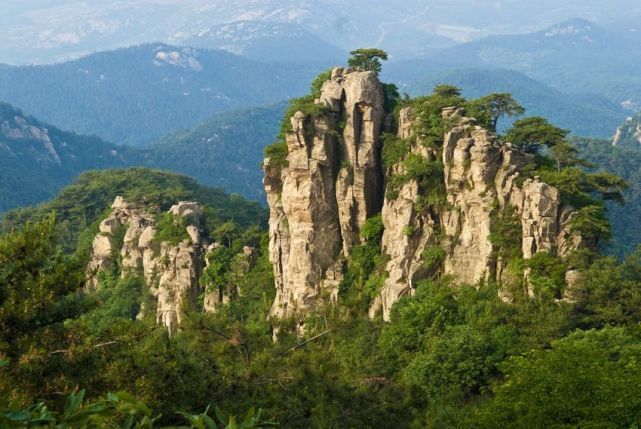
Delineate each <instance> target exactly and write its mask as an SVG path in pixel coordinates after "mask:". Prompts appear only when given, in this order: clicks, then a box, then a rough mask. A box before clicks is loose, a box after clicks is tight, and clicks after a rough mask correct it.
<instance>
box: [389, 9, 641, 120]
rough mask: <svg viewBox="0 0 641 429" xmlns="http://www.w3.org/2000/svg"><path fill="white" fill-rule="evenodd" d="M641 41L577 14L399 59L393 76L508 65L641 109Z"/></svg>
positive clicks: (410, 78)
mask: <svg viewBox="0 0 641 429" xmlns="http://www.w3.org/2000/svg"><path fill="white" fill-rule="evenodd" d="M640 42H641V35H640V34H639V33H637V32H614V31H609V30H606V29H604V28H602V27H600V26H598V25H596V24H595V23H593V22H589V21H585V20H581V19H572V20H569V21H565V22H561V23H559V24H556V25H553V26H551V27H548V28H546V29H544V30H542V31H537V32H534V33H529V34H523V35H506V36H491V37H486V38H482V39H479V40H476V41H473V42H469V43H464V44H460V45H457V46H454V47H450V48H447V49H442V50H438V51H434V52H432V53H430V54H429V55H428V56H427V57H426V58H423V59H420V60H413V61H406V62H398V63H396V64H393V65H391V67H390V68H388V74H387V76H388V79H391V80H395V81H399V82H403V83H406V84H411V83H412V82H416V81H417V80H420V79H422V78H423V76H424V75H425V73H426V72H428V73H429V72H434V71H437V70H438V71H443V70H452V69H461V68H502V69H509V70H513V71H518V72H520V73H523V74H525V75H527V76H528V77H530V78H532V79H535V80H538V81H540V82H542V83H544V84H546V85H548V86H550V87H552V88H554V89H556V90H558V91H560V92H562V93H564V94H581V95H583V96H585V95H593V96H599V97H605V98H608V99H609V100H611V101H612V102H614V103H617V104H620V105H621V107H624V108H626V109H628V110H629V111H632V110H637V109H639V110H641V79H639V77H638V70H640V69H641V43H640ZM595 98H598V97H595Z"/></svg>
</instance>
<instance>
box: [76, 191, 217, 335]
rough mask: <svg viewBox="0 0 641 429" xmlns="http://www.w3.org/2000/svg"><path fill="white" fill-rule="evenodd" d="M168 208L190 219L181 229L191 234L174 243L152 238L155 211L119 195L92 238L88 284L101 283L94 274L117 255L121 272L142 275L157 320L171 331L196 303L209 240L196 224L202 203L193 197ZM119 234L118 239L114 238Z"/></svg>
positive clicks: (111, 261)
mask: <svg viewBox="0 0 641 429" xmlns="http://www.w3.org/2000/svg"><path fill="white" fill-rule="evenodd" d="M169 212H170V213H172V214H173V215H174V216H176V217H181V218H186V219H188V223H189V224H188V226H187V227H186V231H185V232H186V234H187V235H188V236H189V239H186V240H184V241H183V242H181V243H178V244H175V245H173V244H170V243H167V242H158V241H157V240H155V235H156V225H155V224H156V214H157V211H155V210H149V208H146V207H141V206H136V205H133V204H130V203H128V202H126V201H125V200H124V199H123V198H122V197H117V198H116V200H115V201H114V203H113V205H112V212H111V214H110V215H109V216H108V217H107V218H106V219H105V220H103V221H102V222H101V224H100V233H99V234H98V235H97V236H96V238H95V239H94V243H93V251H92V257H91V259H90V261H89V264H88V267H87V274H88V278H89V280H88V282H87V287H89V288H96V287H99V276H98V274H99V273H100V272H106V271H109V270H111V269H112V268H113V267H114V258H115V257H117V256H118V255H120V258H121V268H122V269H121V272H120V275H121V276H122V277H123V278H124V277H127V276H141V277H143V278H144V279H145V283H146V285H147V287H148V289H149V293H150V294H151V296H153V297H154V298H155V300H156V315H155V317H156V320H157V322H158V323H159V324H163V325H164V326H166V327H167V328H168V329H169V331H170V332H175V331H176V329H178V326H179V325H180V323H181V321H182V319H183V317H184V314H185V312H186V311H189V310H191V309H194V308H195V307H196V301H197V298H198V296H199V294H200V293H201V287H200V284H199V279H200V275H201V273H202V270H203V267H204V253H205V249H206V248H207V246H206V243H205V242H204V241H203V240H202V238H201V234H200V230H199V227H200V225H201V222H202V209H201V207H200V206H199V205H198V204H197V203H193V202H180V203H178V204H176V205H174V206H173V207H172V208H171V209H170V210H169ZM119 234H120V235H122V237H121V238H119V237H118V235H119ZM123 234H124V235H123ZM119 240H122V243H121V244H119V243H117V241H119ZM147 311H149V309H147V308H143V309H141V312H143V313H144V312H147Z"/></svg>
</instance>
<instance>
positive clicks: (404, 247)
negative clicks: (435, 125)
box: [373, 109, 584, 320]
mask: <svg viewBox="0 0 641 429" xmlns="http://www.w3.org/2000/svg"><path fill="white" fill-rule="evenodd" d="M443 114H444V117H445V119H446V120H448V121H449V122H451V123H453V124H455V126H454V127H453V128H452V129H451V130H450V131H449V132H448V133H447V134H446V136H445V139H444V145H443V154H442V157H443V167H444V171H443V173H444V185H445V197H446V201H447V203H446V204H445V205H444V206H443V207H441V208H439V207H432V210H429V209H427V210H426V209H425V208H423V211H422V212H414V211H413V210H414V209H413V207H416V204H417V203H418V202H419V196H420V191H419V190H418V188H417V184H416V182H415V181H410V182H408V183H406V184H405V185H404V186H403V188H401V192H400V193H399V195H398V197H396V198H395V199H394V200H392V201H387V199H386V201H385V205H384V209H383V213H382V215H383V223H384V225H385V228H386V230H385V235H384V239H383V242H384V249H383V250H384V252H386V253H387V254H388V255H389V257H390V258H389V262H388V264H387V271H388V272H389V277H388V279H387V280H386V282H385V285H384V287H383V290H382V292H381V300H380V301H379V303H377V304H380V305H382V309H383V317H384V318H385V319H386V320H387V319H388V318H389V312H390V309H391V306H392V304H394V303H395V302H396V301H397V300H398V298H399V297H400V296H402V295H404V294H410V293H412V286H413V283H414V282H415V280H416V279H417V278H421V277H422V276H423V275H425V274H429V268H430V267H426V266H424V264H423V262H425V261H424V258H421V255H422V254H423V252H425V251H426V250H428V249H429V248H430V246H439V247H441V248H442V249H443V250H444V254H443V260H442V264H443V267H442V269H443V273H444V274H447V275H451V276H453V277H454V278H455V279H456V281H457V282H459V283H468V284H475V283H477V282H478V281H480V280H492V279H499V280H501V279H503V280H504V279H505V278H503V274H504V273H503V269H504V268H505V267H504V266H503V261H501V260H500V259H498V260H497V258H496V250H497V249H495V247H494V245H493V243H492V240H491V239H490V234H491V233H492V229H493V226H494V225H493V222H497V221H498V220H497V219H496V218H495V216H494V214H495V213H497V212H500V211H502V210H504V209H506V208H511V209H512V210H514V211H515V213H516V216H518V218H519V220H520V224H521V228H520V231H521V234H520V236H515V237H514V240H515V241H517V242H520V243H521V248H522V256H523V258H524V259H529V258H531V257H532V256H534V254H536V253H537V252H542V251H545V252H550V253H552V254H555V255H559V256H565V255H567V254H569V252H570V251H572V250H575V249H577V248H579V247H581V246H582V245H583V244H584V243H583V242H582V240H581V238H580V237H577V236H575V235H573V234H572V233H571V232H570V229H569V225H568V222H569V220H570V218H571V216H572V213H573V210H572V209H571V208H570V207H567V206H564V205H563V204H562V202H561V198H560V194H559V192H558V190H557V189H555V188H554V187H552V186H549V185H547V184H545V183H542V182H541V181H540V180H539V179H538V178H534V179H527V180H524V181H523V183H522V184H519V180H518V178H519V176H520V170H521V169H522V168H523V167H524V166H525V165H526V164H527V163H528V162H532V160H531V159H530V155H528V154H525V153H522V152H520V151H518V150H515V149H513V148H512V147H511V146H510V145H509V144H505V143H503V142H500V141H499V140H498V138H497V137H496V135H495V134H493V133H490V132H488V131H487V130H485V129H483V128H481V127H479V126H477V125H476V124H475V121H474V120H473V119H471V118H466V117H465V116H464V112H463V111H462V110H460V109H458V110H457V109H446V110H445V111H444V113H443ZM402 123H403V119H402V118H401V124H402ZM402 129H403V127H401V130H402ZM401 132H402V131H401ZM412 153H417V150H416V149H415V147H414V146H412ZM423 156H426V157H432V156H433V153H429V152H428V153H426V154H423ZM392 174H395V173H394V172H392ZM402 225H409V227H410V231H411V235H410V236H409V237H402V236H401V235H400V234H399V232H400V228H401V226H402ZM406 232H407V231H406ZM388 235H390V237H389V238H386V237H387V236H388ZM389 242H391V243H394V244H395V245H394V246H390V245H385V243H389ZM422 259H423V260H422ZM426 270H427V271H426ZM401 273H403V274H401ZM375 309H376V308H373V310H375Z"/></svg>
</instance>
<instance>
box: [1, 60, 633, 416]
mask: <svg viewBox="0 0 641 429" xmlns="http://www.w3.org/2000/svg"><path fill="white" fill-rule="evenodd" d="M357 66H358V65H357ZM323 77H325V78H326V77H327V75H321V79H320V80H317V81H315V83H314V85H313V87H312V92H313V94H312V95H314V92H317V91H318V90H319V82H321V83H322V79H323ZM386 94H387V96H388V99H387V101H389V103H390V108H391V109H393V108H394V104H397V103H398V105H399V106H401V105H403V104H409V105H412V106H414V107H415V108H416V109H419V111H420V114H421V118H422V119H423V120H424V122H423V124H424V128H423V129H422V132H424V134H425V137H426V139H427V140H426V141H427V142H428V144H429V145H431V146H432V147H434V148H436V150H438V149H439V147H440V146H441V145H442V144H443V142H442V135H443V134H442V132H443V130H444V129H445V126H446V124H445V123H444V122H443V119H442V116H441V109H442V107H446V106H450V105H452V102H455V103H456V104H462V105H465V107H467V109H468V110H470V111H472V112H474V113H475V115H476V116H477V117H478V118H479V121H481V123H483V124H484V125H485V126H487V127H488V128H490V129H493V128H496V125H497V121H498V120H499V118H500V117H501V116H502V115H504V114H509V115H517V114H520V113H522V110H523V109H522V108H521V106H519V105H518V103H516V101H515V100H513V99H512V98H511V97H510V96H509V95H506V94H494V95H490V96H487V97H484V98H480V99H476V100H470V101H467V100H465V99H463V98H462V96H461V93H460V91H459V90H458V89H457V88H455V87H452V86H440V87H437V88H436V90H435V91H434V93H433V94H431V95H429V96H426V97H421V98H418V99H413V100H403V99H402V98H401V97H400V96H399V95H398V92H397V91H395V90H394V88H393V87H392V86H387V87H386ZM310 100H311V101H313V97H311V98H310V97H309V96H308V97H306V98H303V99H298V100H294V101H293V102H292V105H291V108H290V112H291V111H292V110H303V111H304V112H305V113H306V114H309V115H314V114H316V113H317V112H318V111H319V110H320V107H318V106H317V105H314V104H313V103H312V102H310ZM497 101H500V103H499V104H500V106H501V107H500V108H498V110H497V109H496V108H495V107H496V106H497ZM287 126H288V125H287V122H284V125H283V128H284V131H285V132H287ZM567 134H568V133H567V131H566V130H563V129H561V128H558V127H555V126H554V125H552V124H550V123H549V122H548V121H547V120H545V119H543V118H537V117H535V118H526V119H521V120H519V121H517V122H515V124H514V125H513V126H512V127H511V128H510V129H509V130H507V131H506V133H505V135H506V139H507V138H509V139H510V141H511V142H512V143H513V144H514V145H516V146H518V147H519V148H520V149H521V150H523V151H526V152H529V153H531V154H532V156H533V157H534V159H535V162H534V163H533V164H532V165H531V166H530V169H529V170H528V171H526V172H525V175H526V177H527V176H534V175H541V176H542V177H544V178H545V179H546V180H547V181H548V182H550V183H552V184H553V185H555V186H557V187H558V188H559V189H560V192H561V193H562V195H563V198H564V199H565V200H566V201H571V202H572V203H573V206H574V207H575V208H576V209H577V210H578V211H579V216H578V217H577V218H576V220H575V224H574V227H575V228H576V230H577V231H578V232H580V233H581V234H583V235H584V236H586V237H589V238H593V239H595V240H596V241H604V242H605V241H607V238H608V236H609V233H610V227H609V224H608V222H607V220H606V219H605V217H604V216H605V209H606V203H605V200H619V199H620V197H621V194H620V192H621V191H622V190H623V188H624V187H625V183H624V182H623V181H622V180H621V179H619V178H618V177H616V176H614V175H612V174H609V173H604V172H603V171H591V170H590V168H592V167H590V166H589V165H588V164H587V163H585V162H584V161H583V160H582V159H581V158H580V156H579V155H580V154H581V153H582V154H585V153H589V154H591V156H592V158H590V159H591V160H592V161H593V162H595V163H596V162H597V161H598V160H599V156H602V157H603V158H607V160H610V159H612V158H611V157H610V155H607V154H603V153H604V152H605V147H604V146H600V149H599V151H597V150H596V149H594V150H593V147H592V146H590V145H596V144H597V143H594V142H578V144H577V146H576V147H578V148H579V149H581V152H580V153H579V152H577V149H576V147H575V146H574V145H573V142H572V141H571V140H569V139H568V138H567ZM281 137H282V135H281ZM198 138H200V137H198ZM282 144H283V142H282V141H278V142H276V144H275V145H273V146H271V147H270V148H268V149H267V153H268V154H269V155H271V156H278V155H279V154H280V155H282V153H283V147H282ZM594 148H596V146H594ZM608 149H609V148H608ZM408 150H409V146H408V145H406V142H403V141H399V140H397V139H394V138H388V139H386V140H385V143H384V147H383V156H384V158H385V159H386V160H387V162H390V163H394V162H399V161H402V162H404V163H405V166H406V167H407V168H408V173H407V175H405V176H407V177H405V176H403V177H400V178H399V179H398V180H409V179H416V178H418V179H420V180H422V181H423V182H421V183H423V184H427V185H429V183H430V182H429V179H430V177H429V175H430V172H432V173H433V172H434V168H436V167H435V166H436V164H434V163H433V164H430V165H427V166H426V165H425V163H421V162H418V161H417V160H416V159H415V157H414V158H413V157H411V156H407V155H408V154H407V152H408ZM599 154H602V155H599ZM619 156H621V157H625V156H626V154H625V153H623V152H621V153H620V155H619ZM281 161H282V162H283V164H285V163H286V162H287V161H286V160H285V159H282V160H281ZM613 162H614V163H616V161H613ZM604 164H607V163H606V162H605V161H604V163H603V164H602V163H600V162H599V165H600V166H602V165H604ZM414 167H416V168H414ZM615 170H616V169H615ZM626 171H628V173H629V172H630V171H631V170H626ZM615 172H616V171H615ZM622 172H623V171H622ZM412 175H414V176H412ZM410 176H411V177H410ZM627 178H628V179H629V180H633V179H634V176H633V175H629V176H627ZM119 195H120V196H124V197H125V198H126V199H128V200H130V201H136V202H139V203H142V204H145V205H148V206H153V207H159V208H161V209H167V208H168V207H169V206H171V205H172V204H174V203H175V202H177V201H187V200H189V201H197V202H199V203H200V204H201V205H203V207H204V208H205V209H204V213H205V215H206V222H205V226H204V228H203V234H205V235H206V238H207V239H208V240H209V241H210V242H216V243H219V246H218V247H216V249H215V253H214V255H215V256H214V258H213V259H212V260H210V261H209V262H210V264H209V265H208V266H207V268H206V269H205V271H204V275H203V278H202V281H203V282H204V283H205V284H207V285H208V286H209V287H217V288H221V289H232V288H233V289H234V290H236V291H238V293H237V296H236V297H235V299H232V300H231V301H230V302H229V303H227V304H226V305H224V306H222V307H220V308H219V309H218V310H217V311H216V312H214V313H211V312H209V313H207V312H201V311H195V312H191V313H189V314H188V315H187V319H186V320H185V321H184V322H183V323H182V325H181V329H180V330H179V331H178V332H175V333H173V334H172V335H169V332H168V331H167V329H166V328H165V327H162V326H158V325H157V324H156V323H155V320H154V319H153V317H152V318H150V317H147V318H145V317H142V318H139V317H137V316H138V315H140V314H141V313H140V309H141V307H142V306H143V305H145V303H146V302H147V300H148V296H147V294H146V292H145V291H146V288H145V287H143V285H142V284H141V280H140V279H138V278H136V277H127V276H125V277H122V276H121V274H122V271H121V267H120V266H119V265H118V264H115V265H114V266H113V268H112V271H111V272H108V273H105V277H104V278H103V283H102V284H103V286H102V287H101V288H98V289H96V290H88V289H86V288H84V287H83V284H84V282H85V280H86V278H85V276H86V270H85V268H86V265H87V260H88V258H89V254H90V252H91V239H92V238H93V237H94V236H95V235H96V233H97V232H98V224H99V223H100V221H101V220H103V219H104V218H105V216H107V215H108V214H109V211H110V209H109V205H110V203H111V201H113V199H114V198H115V197H116V196H119ZM436 197H438V195H436ZM622 210H624V209H622ZM501 216H505V217H504V218H502V220H504V222H502V223H499V225H502V226H503V227H502V228H498V229H495V230H494V231H493V232H492V236H491V237H490V239H491V240H492V242H493V243H494V244H495V245H496V246H497V249H499V251H500V252H502V253H501V255H502V256H503V257H506V258H511V259H510V261H511V262H513V265H511V267H513V268H514V269H515V272H517V273H520V274H521V276H520V280H519V281H520V282H521V283H522V282H523V281H524V280H523V279H524V276H523V273H524V272H525V270H527V272H528V273H529V274H528V279H529V280H528V281H529V287H528V288H527V289H528V291H526V290H525V288H523V287H520V288H519V287H516V288H514V289H513V290H511V300H510V301H509V302H507V301H506V300H504V299H501V297H500V294H499V290H500V289H501V288H503V287H504V286H505V285H503V284H498V283H496V282H494V281H480V282H479V283H478V284H474V285H459V284H456V283H455V282H454V279H452V278H451V277H449V276H446V275H438V270H437V271H435V272H434V275H431V276H428V277H427V278H426V279H424V280H421V281H420V282H419V284H418V285H417V286H416V293H415V294H414V295H413V296H406V297H403V298H402V299H401V300H400V301H399V302H398V303H396V305H395V306H394V307H393V309H392V313H391V317H390V319H391V320H390V321H389V322H383V321H382V320H381V319H380V317H375V318H370V317H369V316H368V314H367V307H368V305H367V303H368V302H367V300H368V299H370V298H371V292H372V288H376V287H379V286H380V280H381V278H383V277H384V276H385V273H384V272H382V271H381V267H382V263H383V259H384V256H382V249H381V237H382V234H383V225H382V223H381V218H380V216H374V217H371V218H370V219H369V220H368V221H367V222H366V226H365V227H364V228H363V229H362V230H361V235H362V238H363V241H362V244H360V245H359V246H357V247H355V248H354V250H353V253H352V256H351V257H350V260H349V261H347V268H346V272H345V273H344V274H345V276H344V280H343V281H342V283H341V284H340V291H339V296H338V300H339V303H340V304H339V305H333V304H332V303H331V302H330V300H329V298H328V300H327V303H326V305H321V306H319V308H318V309H317V311H316V312H315V313H314V314H311V315H310V316H309V317H308V318H307V320H306V322H305V327H306V330H305V333H304V335H302V336H301V335H300V334H299V333H297V331H296V326H295V321H294V320H288V319H285V320H274V319H270V318H269V317H268V314H269V309H270V306H271V303H272V301H273V298H274V293H275V291H274V277H273V269H272V265H271V264H270V262H269V260H268V253H269V250H268V242H269V237H268V234H267V231H266V225H265V221H266V218H267V214H266V212H265V210H264V209H263V208H261V207H260V205H258V204H257V203H251V202H247V201H246V200H244V199H243V198H241V197H239V196H235V195H226V194H225V193H224V192H222V191H220V190H215V189H209V188H206V187H203V186H200V185H198V184H197V183H196V182H195V181H193V180H192V179H189V178H185V177H182V176H178V175H174V174H169V173H163V172H159V171H155V170H147V169H130V170H114V171H106V172H89V173H86V174H84V175H82V176H81V177H80V178H79V179H78V181H77V182H76V183H74V184H73V185H71V186H69V187H67V188H65V189H64V190H63V191H62V192H61V193H60V194H59V195H58V196H57V197H56V198H55V199H54V200H52V201H51V202H50V203H46V204H43V205H41V206H38V207H35V208H27V209H21V210H18V211H14V212H10V213H9V214H8V215H7V216H5V218H4V220H3V223H2V234H1V235H0V285H2V288H1V289H0V327H1V328H0V358H1V359H2V360H1V361H0V363H1V367H0V424H2V425H5V426H7V427H37V426H46V425H51V426H53V425H56V424H57V425H59V426H58V427H69V428H76V427H78V428H80V427H94V426H95V427H139V428H147V427H159V426H160V427H162V426H175V425H181V424H189V425H191V426H192V427H198V428H204V427H207V428H216V427H230V428H233V427H244V428H252V427H269V426H278V427H286V428H299V427H314V428H344V427H372V428H380V427H394V428H419V427H431V428H450V427H461V428H499V427H500V428H533V427H534V428H570V427H577V428H579V427H580V428H587V427H594V428H597V427H598V428H602V427H603V428H618V427H636V426H637V425H638V424H639V423H640V422H641V403H639V402H640V398H641V395H639V385H640V384H641V383H640V382H641V379H640V378H641V377H640V374H641V370H640V368H639V365H640V363H639V362H641V347H640V346H639V344H640V340H641V331H640V330H639V326H641V311H639V308H641V299H640V296H641V294H640V293H639V292H640V291H641V250H639V251H632V252H631V253H629V254H628V255H627V256H625V257H623V258H622V259H620V260H619V259H617V258H614V257H608V256H603V255H602V254H599V253H598V252H591V251H588V250H586V251H579V252H576V253H574V254H572V255H571V257H569V258H567V259H561V258H559V257H557V256H554V255H551V254H548V253H545V252H542V253H539V254H537V255H536V257H535V258H532V259H531V260H529V261H524V260H523V259H522V258H520V259H519V257H516V256H514V230H513V225H512V223H511V222H510V218H509V217H507V214H506V213H503V214H501ZM168 228H169V229H171V227H170V226H169V227H168ZM170 232H171V231H170ZM615 233H616V230H615ZM180 239H181V238H180V237H179V239H178V240H180ZM246 247H247V248H251V249H254V251H255V255H256V256H255V259H254V260H253V262H252V263H251V264H250V266H249V268H248V269H246V270H245V271H244V272H243V274H242V275H240V274H239V272H238V271H237V265H236V264H235V263H234V261H235V257H236V255H238V254H239V253H241V252H242V251H243V249H245V248H246ZM432 250H433V249H432ZM618 251H619V250H618V249H617V252H618ZM115 257H116V259H118V255H116V256H115ZM423 257H424V258H425V264H432V263H433V262H434V258H438V254H436V255H434V254H431V253H426V254H425V255H423ZM570 265H571V266H573V267H574V268H576V269H579V270H581V272H582V275H581V280H580V282H579V284H578V285H576V286H575V289H574V290H573V299H571V300H568V299H561V297H563V296H564V290H563V289H564V288H565V279H564V274H565V271H566V268H567V267H568V266H570ZM521 286H522V285H521ZM274 338H276V339H277V341H274ZM125 392H126V393H125Z"/></svg>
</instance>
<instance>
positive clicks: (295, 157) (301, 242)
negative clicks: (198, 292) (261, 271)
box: [264, 69, 385, 318]
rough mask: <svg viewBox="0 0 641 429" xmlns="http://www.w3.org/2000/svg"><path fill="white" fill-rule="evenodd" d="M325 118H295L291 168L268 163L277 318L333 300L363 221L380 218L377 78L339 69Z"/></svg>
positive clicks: (326, 89)
mask: <svg viewBox="0 0 641 429" xmlns="http://www.w3.org/2000/svg"><path fill="white" fill-rule="evenodd" d="M316 104H319V105H320V106H322V108H323V113H322V114H321V115H317V116H316V117H313V118H312V117H311V116H309V115H305V114H303V113H302V112H298V113H296V114H295V115H294V116H293V117H292V118H291V119H290V120H291V125H292V128H291V131H290V132H288V133H287V136H286V142H287V149H288V157H287V162H288V165H287V166H286V167H285V168H281V167H279V166H275V165H274V164H273V163H272V162H271V160H269V159H267V160H265V181H264V183H265V190H266V193H267V200H268V203H269V207H270V223H269V228H270V259H271V261H272V263H273V264H274V275H275V277H276V290H277V292H276V300H275V302H274V305H273V307H272V311H271V314H272V315H273V316H276V317H279V318H283V317H287V316H290V315H295V314H297V313H301V314H304V313H305V312H307V311H308V310H309V309H311V308H313V307H314V305H315V302H316V300H317V299H318V298H319V297H320V296H321V295H323V294H326V295H327V296H328V297H330V299H335V297H336V294H337V291H338V284H339V283H340V281H341V278H342V269H343V261H344V258H345V257H346V256H347V255H349V252H350V250H351V248H352V246H354V245H355V244H358V243H360V237H359V231H360V228H361V227H362V225H363V223H364V222H365V220H366V219H367V218H368V217H370V216H372V215H374V214H376V213H377V212H378V211H380V207H381V203H382V195H381V193H380V189H381V187H382V184H383V176H382V171H381V165H380V145H381V141H380V132H381V127H382V123H383V119H384V113H385V112H384V109H383V89H382V86H381V84H380V82H379V81H378V79H377V78H376V76H375V74H374V73H372V72H362V71H355V70H350V69H334V70H333V72H332V77H331V79H330V80H329V81H327V82H325V84H324V85H323V87H322V90H321V96H320V99H318V100H316Z"/></svg>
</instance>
